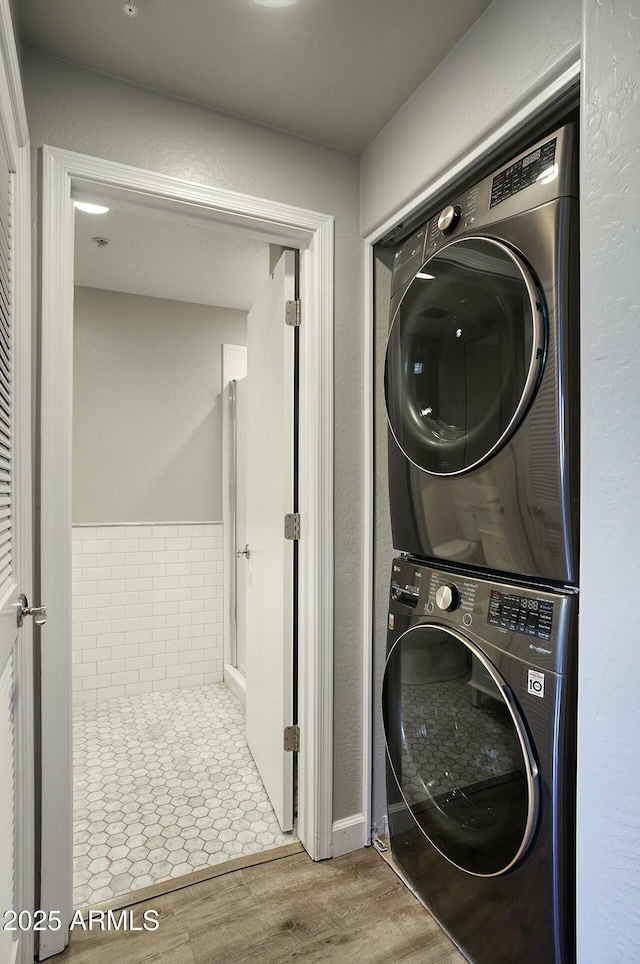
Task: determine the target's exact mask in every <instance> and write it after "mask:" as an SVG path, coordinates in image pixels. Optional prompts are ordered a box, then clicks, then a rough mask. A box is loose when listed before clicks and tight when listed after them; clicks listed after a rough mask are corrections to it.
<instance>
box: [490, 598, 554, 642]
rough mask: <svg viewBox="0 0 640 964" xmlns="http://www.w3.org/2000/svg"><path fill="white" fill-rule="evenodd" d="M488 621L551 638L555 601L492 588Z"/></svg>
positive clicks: (514, 630)
mask: <svg viewBox="0 0 640 964" xmlns="http://www.w3.org/2000/svg"><path fill="white" fill-rule="evenodd" d="M487 622H488V623H489V625H490V626H499V627H500V629H507V630H509V631H510V632H512V633H522V634H523V635H524V636H535V637H536V639H546V640H549V639H551V629H552V627H553V603H552V602H549V601H548V600H546V599H536V598H535V597H531V596H515V595H513V594H512V593H508V592H499V591H498V590H497V589H492V590H491V595H490V596H489V614H488V616H487Z"/></svg>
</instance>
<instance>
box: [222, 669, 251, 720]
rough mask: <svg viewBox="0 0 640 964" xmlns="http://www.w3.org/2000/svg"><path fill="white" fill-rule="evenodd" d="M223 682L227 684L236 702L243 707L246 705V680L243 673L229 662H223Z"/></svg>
mask: <svg viewBox="0 0 640 964" xmlns="http://www.w3.org/2000/svg"><path fill="white" fill-rule="evenodd" d="M224 684H225V686H227V687H228V688H229V689H230V690H231V692H232V693H233V695H234V696H235V698H236V699H237V701H238V703H240V705H241V706H242V708H243V709H244V708H245V706H246V693H247V680H246V677H245V675H244V673H242V672H240V670H239V669H236V667H235V666H232V665H231V664H230V663H225V667H224Z"/></svg>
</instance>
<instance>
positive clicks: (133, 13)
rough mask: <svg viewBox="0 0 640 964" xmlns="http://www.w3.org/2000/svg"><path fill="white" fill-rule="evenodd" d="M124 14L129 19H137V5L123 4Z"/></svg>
mask: <svg viewBox="0 0 640 964" xmlns="http://www.w3.org/2000/svg"><path fill="white" fill-rule="evenodd" d="M122 12H123V13H124V14H125V16H127V17H137V16H138V8H137V7H136V5H135V3H123V4H122Z"/></svg>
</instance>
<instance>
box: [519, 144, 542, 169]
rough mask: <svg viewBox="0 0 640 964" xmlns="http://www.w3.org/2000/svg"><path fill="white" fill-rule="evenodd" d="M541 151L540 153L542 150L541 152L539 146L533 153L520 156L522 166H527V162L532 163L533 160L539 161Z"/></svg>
mask: <svg viewBox="0 0 640 964" xmlns="http://www.w3.org/2000/svg"><path fill="white" fill-rule="evenodd" d="M541 153H542V152H541V150H540V148H538V150H537V151H534V152H533V154H529V155H528V156H527V157H523V158H522V166H523V167H529V164H533V162H534V161H539V160H540V154H541Z"/></svg>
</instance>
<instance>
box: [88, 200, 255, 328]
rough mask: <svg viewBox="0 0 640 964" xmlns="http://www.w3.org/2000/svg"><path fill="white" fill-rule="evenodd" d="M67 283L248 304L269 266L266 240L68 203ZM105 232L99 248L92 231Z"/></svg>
mask: <svg viewBox="0 0 640 964" xmlns="http://www.w3.org/2000/svg"><path fill="white" fill-rule="evenodd" d="M75 222H76V224H75V227H76V231H75V283H76V284H78V285H84V286H85V287H89V288H105V289H106V290H108V291H124V292H127V293H129V294H134V295H147V296H148V297H152V298H168V299H170V300H172V301H187V302H193V303H195V304H200V305H217V306H220V307H222V308H239V309H241V310H243V311H248V310H249V309H250V308H251V306H252V304H253V303H254V301H255V300H256V297H257V295H258V293H259V291H260V288H261V287H262V285H263V284H264V283H265V282H266V280H267V277H268V273H269V245H268V244H267V243H266V242H265V241H254V240H253V239H251V238H248V237H247V236H246V234H244V233H242V232H239V231H238V232H227V231H221V230H214V229H211V228H204V227H200V226H198V225H193V224H186V223H181V222H179V221H173V220H164V219H162V218H150V217H144V216H142V215H139V214H131V213H129V212H126V211H121V210H117V209H114V208H113V207H112V208H111V209H110V210H109V212H108V213H107V214H100V215H95V214H85V213H84V212H82V211H76V219H75ZM95 237H103V238H108V239H109V244H108V245H107V247H105V248H99V247H98V246H97V245H96V244H95V242H94V241H93V238H95Z"/></svg>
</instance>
